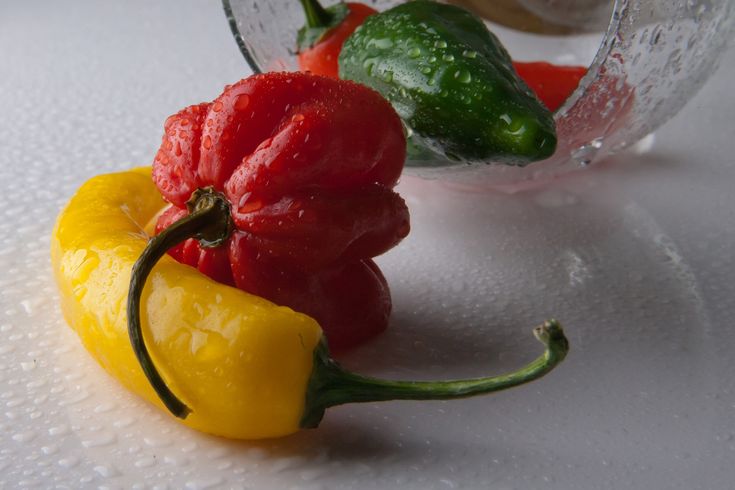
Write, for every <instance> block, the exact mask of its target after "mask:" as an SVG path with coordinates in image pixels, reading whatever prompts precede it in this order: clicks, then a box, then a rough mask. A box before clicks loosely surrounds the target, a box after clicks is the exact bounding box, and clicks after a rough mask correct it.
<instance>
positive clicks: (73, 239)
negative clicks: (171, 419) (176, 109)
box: [51, 169, 568, 439]
mask: <svg viewBox="0 0 735 490" xmlns="http://www.w3.org/2000/svg"><path fill="white" fill-rule="evenodd" d="M166 205H167V203H166V202H164V201H163V200H162V199H161V196H160V194H159V192H158V191H157V189H156V187H155V186H154V184H153V183H152V182H151V177H150V169H137V170H133V171H128V172H121V173H116V174H108V175H100V176H96V177H93V178H92V179H90V180H89V181H87V182H86V183H84V184H83V185H82V186H81V188H80V189H79V190H78V191H77V192H76V194H75V195H74V196H73V197H72V198H71V200H70V201H69V203H68V204H67V205H66V207H65V208H64V210H63V211H62V212H61V213H60V215H59V217H58V219H57V222H56V226H55V228H54V232H53V236H52V240H51V259H52V260H51V262H52V267H53V270H54V274H55V276H56V281H57V284H58V286H59V290H60V296H61V306H62V311H63V313H64V317H65V319H66V321H67V322H68V323H69V325H70V326H71V327H72V328H73V329H74V330H75V331H76V333H77V334H78V335H79V337H80V338H81V340H82V342H83V344H84V346H85V348H86V349H87V350H88V351H89V352H90V354H91V355H92V356H93V357H94V358H95V359H96V361H97V362H98V363H99V364H100V365H101V366H102V367H103V368H104V369H105V370H106V371H107V372H108V373H109V374H110V375H112V376H113V377H114V378H116V379H117V380H118V381H119V382H120V383H121V384H122V385H123V386H125V387H126V388H127V389H129V390H131V391H132V392H134V393H136V394H137V395H139V396H141V397H143V398H144V399H146V400H148V401H149V402H150V403H152V404H153V405H155V406H157V407H159V408H161V409H164V408H165V404H164V402H163V401H162V400H161V399H160V398H159V395H158V393H157V392H156V391H155V390H154V389H153V388H152V386H151V384H150V383H149V380H148V379H147V377H146V375H145V374H144V372H143V370H142V369H141V366H140V364H139V363H138V360H137V359H136V354H137V353H136V352H135V351H134V349H133V348H132V346H131V343H130V341H129V339H128V318H127V314H126V308H125V302H126V297H127V295H128V287H129V282H130V277H131V273H130V271H131V268H132V267H133V264H134V263H135V262H136V260H137V259H138V257H139V255H140V254H141V252H143V251H144V250H145V249H146V248H147V243H148V236H149V234H150V233H151V228H152V227H153V226H154V222H155V221H156V219H157V216H158V213H160V212H161V210H162V209H165V207H166ZM142 305H143V309H142V311H141V312H140V313H141V314H140V320H141V321H142V325H143V327H144V329H143V331H142V332H143V337H144V338H145V340H146V344H147V345H148V346H149V348H150V356H151V358H152V359H153V361H154V362H155V365H156V366H158V367H159V368H160V370H161V376H162V380H163V382H164V383H165V385H166V386H168V387H170V389H171V390H172V392H175V393H176V396H177V397H180V398H181V400H183V402H184V403H185V406H186V407H187V409H186V410H184V411H183V412H179V413H178V415H179V416H180V417H185V418H183V419H182V418H179V419H178V420H180V421H181V423H183V424H184V425H186V426H188V427H191V428H194V429H196V430H200V431H203V432H207V433H210V434H215V435H219V436H224V437H229V438H236V439H261V438H271V437H279V436H284V435H288V434H291V433H293V432H296V431H298V430H300V429H303V428H312V427H316V426H317V425H318V423H319V422H320V420H321V418H322V416H323V415H324V411H325V409H326V408H328V407H331V406H335V405H340V404H345V403H350V402H368V401H381V400H389V399H450V398H457V397H467V396H472V395H477V394H482V393H490V392H493V391H499V390H503V389H507V388H511V387H513V386H517V385H519V384H522V383H526V382H529V381H532V380H534V379H536V378H539V377H541V376H543V375H544V374H546V373H548V372H549V371H550V370H551V369H553V368H554V367H555V366H556V365H557V364H558V363H559V362H561V361H562V360H563V359H564V357H565V355H566V353H567V350H568V343H567V340H566V338H565V337H564V334H563V331H562V329H561V327H560V326H559V325H558V324H557V323H556V322H554V321H550V322H547V323H545V324H544V325H542V326H541V327H538V328H537V329H536V330H535V331H534V333H535V335H536V336H537V337H538V338H539V340H541V341H542V342H543V343H544V344H545V346H546V350H545V352H544V353H543V354H542V355H541V356H540V357H539V358H537V359H536V360H535V361H532V362H531V363H530V364H528V365H527V366H525V367H523V368H521V369H520V370H518V371H515V372H513V373H510V374H507V375H503V376H497V377H494V378H478V379H474V380H465V381H442V382H402V381H387V380H380V379H375V378H367V377H363V376H359V375H356V374H354V373H351V372H348V371H346V370H344V369H343V368H341V367H340V366H339V364H337V363H336V362H335V361H333V360H332V359H331V358H330V357H329V355H328V349H327V346H326V343H325V342H324V337H323V333H322V331H321V329H320V328H319V325H318V324H317V323H316V322H315V321H314V320H313V319H312V318H310V317H308V316H306V315H303V314H301V313H297V312H295V311H293V310H291V309H290V308H286V307H281V306H276V305H274V304H273V303H271V302H269V301H267V300H265V299H263V298H260V297H257V296H254V295H252V294H249V293H247V292H245V291H242V290H239V289H236V288H233V287H229V286H227V285H225V284H221V283H218V282H216V281H213V280H212V279H210V278H208V277H207V276H205V275H204V274H202V273H200V272H199V271H197V270H196V269H193V268H191V267H188V266H186V265H183V264H181V263H179V262H177V261H175V260H174V259H172V258H171V257H166V256H164V257H162V258H161V260H160V261H159V262H158V263H157V264H156V265H155V266H154V267H153V270H152V272H151V274H150V280H149V281H148V284H146V286H145V288H143V291H142ZM189 409H190V410H191V412H190V413H188V416H186V413H187V412H188V410H189Z"/></svg>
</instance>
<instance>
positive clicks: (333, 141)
mask: <svg viewBox="0 0 735 490" xmlns="http://www.w3.org/2000/svg"><path fill="white" fill-rule="evenodd" d="M404 159H405V139H404V136H403V132H402V127H401V123H400V121H399V119H398V117H397V116H396V114H395V112H394V111H393V110H392V109H391V107H390V105H389V104H388V103H387V101H385V100H384V99H383V98H381V97H380V96H379V95H378V94H377V93H376V92H374V91H372V90H370V89H368V88H366V87H363V86H359V85H357V84H355V83H352V82H343V81H339V80H336V79H332V78H325V77H317V76H314V75H309V74H304V73H291V74H273V73H269V74H263V75H256V76H253V77H250V78H248V79H245V80H243V81H241V82H239V83H237V84H235V85H232V86H229V87H227V88H226V89H225V91H224V92H223V94H222V95H221V96H220V97H218V98H217V99H216V100H215V101H214V102H212V103H211V104H199V105H195V106H191V107H188V108H186V109H184V110H183V111H181V112H179V113H177V114H175V115H173V116H171V117H170V118H169V119H168V120H167V121H166V124H165V133H164V137H163V141H162V144H161V148H160V150H159V151H158V154H157V155H156V158H155V161H154V163H153V179H154V182H155V183H156V185H157V186H158V188H159V190H160V191H161V193H162V195H163V196H164V198H165V199H166V200H167V201H169V202H170V203H172V206H171V208H169V209H168V210H166V211H165V212H164V213H163V214H162V215H161V217H160V219H159V221H158V225H157V231H158V232H159V233H163V232H164V230H166V229H167V228H168V227H169V226H170V225H172V224H173V223H174V222H177V221H178V220H180V219H182V218H184V217H186V216H187V215H188V214H189V213H190V212H191V211H192V210H193V208H194V207H196V199H194V201H192V197H193V196H194V195H195V193H196V192H197V189H200V190H201V189H205V188H212V189H213V190H214V193H210V194H209V195H205V194H202V193H201V191H199V192H200V193H199V194H197V196H199V197H202V198H204V197H207V198H209V196H211V197H212V198H214V199H223V200H224V201H225V202H224V204H225V205H226V207H227V208H228V210H227V211H223V212H222V213H221V216H218V217H217V221H218V222H221V224H222V226H223V228H222V229H223V230H225V231H226V232H227V237H226V238H224V239H223V240H222V241H221V243H218V244H217V245H218V246H214V247H208V246H204V247H202V246H201V245H200V242H199V241H197V240H194V239H190V240H187V241H185V242H184V243H182V244H181V245H178V246H177V247H175V248H174V249H173V250H172V252H171V255H173V256H174V257H175V258H176V259H177V260H179V261H181V262H183V263H186V264H188V265H191V266H194V267H197V268H199V270H201V271H202V272H203V273H205V274H207V275H209V276H210V277H212V278H213V279H215V280H218V281H220V282H223V283H226V284H230V285H234V286H237V287H238V288H240V289H243V290H245V291H248V292H250V293H252V294H256V295H258V296H262V297H264V298H266V299H268V300H270V301H273V302H275V303H277V304H280V305H284V306H289V307H291V308H293V309H295V310H297V311H300V312H302V313H306V314H308V315H310V316H312V317H314V318H315V319H316V320H317V321H318V322H319V324H320V325H321V327H322V328H323V329H324V331H325V332H326V334H327V337H328V338H329V341H330V346H332V348H333V349H334V348H336V349H343V348H348V347H352V346H354V345H357V344H358V343H360V342H363V341H365V340H367V339H368V338H370V337H372V336H374V335H376V334H377V333H379V332H381V331H383V330H384V329H385V328H386V327H387V325H388V317H389V314H390V309H391V301H390V292H389V289H388V285H387V283H386V281H385V279H384V277H383V275H382V273H381V272H380V270H379V269H378V267H377V266H376V265H375V263H374V262H373V261H372V260H371V257H375V256H377V255H379V254H381V253H383V252H385V251H386V250H388V249H389V248H391V247H392V246H394V245H395V244H396V243H398V242H399V241H400V240H401V239H402V238H404V237H405V236H406V235H407V233H408V231H409V228H410V225H409V216H408V209H407V208H406V205H405V203H404V202H403V200H402V199H401V198H400V196H398V195H397V194H396V193H395V192H393V190H392V188H393V187H394V186H395V185H396V183H397V181H398V177H399V176H400V173H401V170H402V168H403V161H404Z"/></svg>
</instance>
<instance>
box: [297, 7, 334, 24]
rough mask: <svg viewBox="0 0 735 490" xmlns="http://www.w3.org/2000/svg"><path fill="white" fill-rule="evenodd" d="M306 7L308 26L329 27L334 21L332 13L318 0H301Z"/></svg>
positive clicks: (305, 13)
mask: <svg viewBox="0 0 735 490" xmlns="http://www.w3.org/2000/svg"><path fill="white" fill-rule="evenodd" d="M299 1H300V2H301V6H302V7H304V15H306V26H307V27H328V26H329V25H330V23H331V22H332V14H330V13H329V11H327V9H325V8H324V7H322V5H321V4H320V3H319V2H318V1H317V0H299Z"/></svg>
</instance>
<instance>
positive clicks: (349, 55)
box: [339, 0, 556, 165]
mask: <svg viewBox="0 0 735 490" xmlns="http://www.w3.org/2000/svg"><path fill="white" fill-rule="evenodd" d="M339 76H340V78H343V79H350V80H355V81H357V82H360V83H364V84H365V85H368V86H370V87H372V88H374V89H376V90H377V91H378V92H380V93H381V94H382V95H383V96H385V97H386V98H387V99H388V100H389V101H390V102H391V104H392V105H393V107H394V108H395V109H396V111H397V112H398V114H399V115H400V116H401V119H403V121H404V122H405V124H406V125H407V126H408V127H409V128H410V129H411V130H412V132H413V136H414V137H416V138H418V139H419V140H421V141H422V143H423V144H424V145H425V146H427V147H429V148H431V149H432V150H434V151H436V152H438V153H440V154H443V155H444V156H446V157H448V158H450V159H458V160H463V161H467V162H475V161H479V162H487V161H494V162H500V163H506V164H510V165H526V164H528V163H530V162H533V161H536V160H543V159H545V158H548V157H549V156H551V155H552V154H553V153H554V150H555V149H556V133H555V127H554V120H553V117H552V115H551V113H550V112H549V111H548V109H546V108H545V107H544V106H543V105H542V104H541V103H540V102H539V100H538V99H537V98H536V97H535V96H534V94H533V92H532V91H531V90H530V89H529V88H528V87H527V86H526V84H525V83H524V82H523V81H522V80H521V79H520V78H519V77H518V76H517V74H516V73H515V71H514V69H513V66H512V61H511V59H510V56H509V55H508V53H507V52H506V50H505V48H504V47H503V46H502V45H501V44H500V42H499V41H498V39H497V38H496V37H495V35H493V34H492V33H491V32H490V31H488V29H487V27H485V25H484V24H483V23H482V21H481V20H480V19H479V18H477V17H476V16H474V15H473V14H471V13H469V12H467V11H466V10H464V9H462V8H459V7H456V6H452V5H446V4H441V3H436V2H431V1H425V0H417V1H411V2H407V3H404V4H401V5H398V6H396V7H394V8H392V9H389V10H386V11H384V12H381V13H379V14H376V15H373V16H370V17H368V18H367V19H366V20H365V22H364V23H363V24H362V25H361V26H360V27H359V28H357V29H356V30H355V32H354V33H353V34H352V35H351V36H350V37H349V38H347V40H346V41H345V43H344V46H343V47H342V51H341V53H340V56H339Z"/></svg>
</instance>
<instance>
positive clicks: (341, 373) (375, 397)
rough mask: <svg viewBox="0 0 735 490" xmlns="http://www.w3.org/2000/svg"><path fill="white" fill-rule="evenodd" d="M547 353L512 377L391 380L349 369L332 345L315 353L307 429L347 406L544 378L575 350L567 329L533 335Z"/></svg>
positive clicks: (551, 326)
mask: <svg viewBox="0 0 735 490" xmlns="http://www.w3.org/2000/svg"><path fill="white" fill-rule="evenodd" d="M533 333H534V335H535V336H536V338H537V339H539V340H540V341H541V342H542V343H543V344H544V345H545V346H546V351H545V352H544V353H543V354H542V355H541V356H539V357H538V358H537V359H536V360H534V361H532V362H531V363H530V364H528V365H526V366H524V367H522V368H521V369H519V370H517V371H514V372H512V373H509V374H504V375H500V376H494V377H489V378H475V379H465V380H452V381H389V380H383V379H376V378H369V377H365V376H360V375H358V374H355V373H352V372H349V371H347V370H345V369H343V368H342V367H341V366H340V365H339V364H338V363H337V362H335V361H334V360H333V359H332V358H331V357H329V351H328V349H327V346H326V344H324V343H322V344H321V345H320V346H319V347H318V348H317V349H316V351H315V353H314V369H313V371H312V374H311V378H310V380H309V386H308V388H307V395H306V410H305V412H304V415H303V416H302V418H301V427H303V428H311V427H316V426H317V425H318V424H319V422H320V421H321V419H322V417H323V416H324V410H325V409H327V408H328V407H332V406H335V405H341V404H343V403H355V402H372V401H385V400H448V399H452V398H464V397H469V396H474V395H480V394H486V393H492V392H495V391H500V390H505V389H508V388H512V387H514V386H518V385H521V384H524V383H528V382H529V381H533V380H535V379H537V378H540V377H541V376H543V375H544V374H546V373H548V372H549V371H551V370H552V369H553V368H554V367H555V366H556V365H557V364H559V363H560V362H561V361H562V360H563V359H564V357H566V355H567V352H568V351H569V342H568V341H567V339H566V337H565V336H564V331H563V330H562V328H561V325H559V323H558V322H557V321H556V320H549V321H547V322H545V323H544V324H543V325H541V326H539V327H537V328H535V329H534V331H533Z"/></svg>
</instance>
